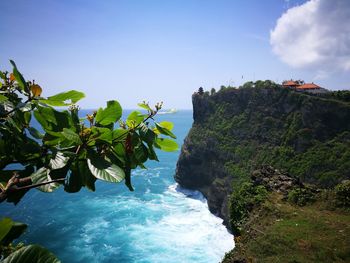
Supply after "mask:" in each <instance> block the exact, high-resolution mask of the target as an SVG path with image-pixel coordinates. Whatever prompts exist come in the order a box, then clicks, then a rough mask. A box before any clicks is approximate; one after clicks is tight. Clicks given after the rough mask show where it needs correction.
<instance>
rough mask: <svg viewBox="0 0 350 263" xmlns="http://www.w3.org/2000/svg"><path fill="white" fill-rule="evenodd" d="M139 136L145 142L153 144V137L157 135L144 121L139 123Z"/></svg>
mask: <svg viewBox="0 0 350 263" xmlns="http://www.w3.org/2000/svg"><path fill="white" fill-rule="evenodd" d="M139 133H140V137H141V139H142V140H143V141H145V142H146V143H147V144H153V143H154V140H155V138H156V137H157V135H156V134H155V132H154V131H152V130H151V129H150V128H148V126H147V125H146V124H144V123H141V124H140V129H139Z"/></svg>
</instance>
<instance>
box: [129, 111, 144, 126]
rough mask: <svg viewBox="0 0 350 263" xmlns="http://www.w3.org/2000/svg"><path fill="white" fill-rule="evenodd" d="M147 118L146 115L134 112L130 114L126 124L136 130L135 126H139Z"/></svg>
mask: <svg viewBox="0 0 350 263" xmlns="http://www.w3.org/2000/svg"><path fill="white" fill-rule="evenodd" d="M145 116H146V115H144V114H142V113H141V112H139V111H133V112H131V113H130V114H129V116H128V118H127V119H126V122H125V123H126V125H128V126H129V127H130V128H134V127H135V126H137V125H139V124H140V123H141V122H142V121H143V120H144V118H145Z"/></svg>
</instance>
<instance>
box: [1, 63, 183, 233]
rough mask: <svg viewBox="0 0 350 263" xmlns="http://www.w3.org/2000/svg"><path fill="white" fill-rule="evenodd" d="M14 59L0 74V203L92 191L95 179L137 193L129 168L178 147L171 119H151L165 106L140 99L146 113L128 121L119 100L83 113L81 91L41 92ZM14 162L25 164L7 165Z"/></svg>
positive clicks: (140, 165)
mask: <svg viewBox="0 0 350 263" xmlns="http://www.w3.org/2000/svg"><path fill="white" fill-rule="evenodd" d="M10 62H11V64H12V66H13V72H12V73H10V74H9V72H1V71H0V79H1V80H0V92H1V93H0V202H2V201H5V200H7V201H8V202H13V203H15V204H16V203H18V202H19V201H20V199H21V198H22V197H23V196H24V194H25V193H26V192H27V191H28V190H30V189H33V188H37V189H39V190H41V191H44V192H52V191H54V190H55V189H57V188H58V187H60V186H62V185H63V186H64V190H65V191H66V192H68V193H74V192H78V191H80V189H81V188H82V187H87V188H88V189H90V190H91V191H95V181H96V180H103V181H107V182H112V183H119V182H122V181H124V182H125V185H126V186H127V187H128V189H129V190H130V191H133V187H132V183H131V170H132V169H135V168H136V167H140V168H145V166H144V163H145V162H146V161H147V160H155V161H158V158H157V154H156V152H155V148H159V149H161V150H163V151H175V150H177V149H178V145H177V143H176V142H175V141H174V140H172V139H176V137H175V135H174V134H173V133H172V132H171V130H172V128H173V124H172V123H171V122H167V121H164V122H160V123H157V122H156V121H155V120H154V116H155V115H156V114H157V112H158V111H159V110H160V109H161V107H162V103H157V104H156V105H155V107H154V108H151V107H150V106H149V104H148V103H146V102H143V103H140V104H138V105H139V107H140V108H142V109H143V112H141V111H133V112H132V113H130V115H129V116H128V117H127V119H126V120H124V121H123V120H121V117H122V108H121V106H120V104H119V103H118V101H116V100H111V101H108V102H107V105H106V107H104V108H99V109H98V110H97V111H95V112H92V113H91V114H88V115H87V116H86V118H80V116H79V110H80V109H79V106H77V104H76V103H77V102H78V101H79V100H80V99H82V98H84V96H85V95H84V94H83V93H82V92H79V91H75V90H71V91H68V92H63V93H59V94H56V95H54V96H49V97H42V92H43V90H42V88H41V87H40V86H39V85H38V84H36V83H35V82H34V81H26V80H25V79H24V77H23V75H22V74H21V73H20V72H19V70H18V69H17V66H16V64H15V63H14V62H13V61H10ZM54 107H66V108H67V107H68V109H63V110H56V109H55V108H54ZM32 118H35V119H36V120H37V122H38V123H39V124H40V126H41V129H37V128H35V127H34V126H33V125H32V122H31V120H32ZM117 124H119V125H117ZM152 124H153V125H152ZM169 137H170V138H169ZM171 138H172V139H171ZM12 164H20V167H21V168H20V169H9V168H8V167H11V165H12ZM0 230H1V229H0ZM0 234H1V231H0Z"/></svg>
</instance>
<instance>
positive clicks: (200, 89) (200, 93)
mask: <svg viewBox="0 0 350 263" xmlns="http://www.w3.org/2000/svg"><path fill="white" fill-rule="evenodd" d="M198 94H199V95H203V94H204V90H203V88H202V87H200V88H199V89H198Z"/></svg>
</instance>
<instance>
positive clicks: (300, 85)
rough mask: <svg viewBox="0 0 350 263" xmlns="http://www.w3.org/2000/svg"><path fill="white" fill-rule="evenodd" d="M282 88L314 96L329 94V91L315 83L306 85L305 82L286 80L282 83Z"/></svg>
mask: <svg viewBox="0 0 350 263" xmlns="http://www.w3.org/2000/svg"><path fill="white" fill-rule="evenodd" d="M282 87H285V88H289V89H294V90H295V91H299V92H308V93H313V94H322V93H327V92H329V91H328V90H327V89H325V88H322V87H320V86H318V85H317V84H315V83H313V82H312V83H305V82H304V81H303V80H292V79H291V80H286V81H283V82H282Z"/></svg>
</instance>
